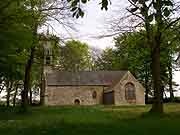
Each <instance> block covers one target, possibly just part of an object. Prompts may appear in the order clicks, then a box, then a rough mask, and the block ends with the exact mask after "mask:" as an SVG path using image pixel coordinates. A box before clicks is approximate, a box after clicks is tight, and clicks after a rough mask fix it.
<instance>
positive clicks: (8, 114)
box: [0, 104, 180, 135]
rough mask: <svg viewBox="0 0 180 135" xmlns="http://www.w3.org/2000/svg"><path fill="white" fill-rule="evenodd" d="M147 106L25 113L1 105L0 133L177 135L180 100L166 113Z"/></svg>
mask: <svg viewBox="0 0 180 135" xmlns="http://www.w3.org/2000/svg"><path fill="white" fill-rule="evenodd" d="M149 109H150V106H145V107H143V106H121V107H116V106H89V107H85V106H74V107H72V106H66V107H34V108H31V111H30V112H29V113H26V114H19V113H17V110H16V109H7V108H6V109H5V108H0V135H180V104H166V105H165V115H162V116H150V115H147V114H146V115H143V114H144V113H146V112H148V110H149Z"/></svg>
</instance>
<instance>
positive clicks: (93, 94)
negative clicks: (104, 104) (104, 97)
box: [92, 91, 97, 99]
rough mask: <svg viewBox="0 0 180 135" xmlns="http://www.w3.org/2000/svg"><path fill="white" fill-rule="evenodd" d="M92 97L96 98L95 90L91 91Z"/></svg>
mask: <svg viewBox="0 0 180 135" xmlns="http://www.w3.org/2000/svg"><path fill="white" fill-rule="evenodd" d="M92 98H93V99H96V98H97V92H96V91H93V93H92Z"/></svg>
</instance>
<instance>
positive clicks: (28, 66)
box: [21, 1, 38, 111]
mask: <svg viewBox="0 0 180 135" xmlns="http://www.w3.org/2000/svg"><path fill="white" fill-rule="evenodd" d="M34 6H35V5H34V3H33V1H31V10H32V18H33V22H32V26H31V29H32V47H31V53H30V57H29V59H28V61H27V63H26V67H25V77H24V90H22V93H21V100H22V101H21V107H22V108H23V110H24V111H26V109H27V107H28V105H29V103H28V102H29V101H28V92H29V90H30V89H31V83H30V81H31V69H32V65H33V61H34V55H35V47H36V45H37V42H38V41H37V28H38V23H37V20H36V19H37V18H36V17H35V11H34V9H33V8H34Z"/></svg>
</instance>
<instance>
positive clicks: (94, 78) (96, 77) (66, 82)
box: [46, 71, 127, 86]
mask: <svg viewBox="0 0 180 135" xmlns="http://www.w3.org/2000/svg"><path fill="white" fill-rule="evenodd" d="M126 73H127V71H81V72H76V73H73V72H67V71H54V72H53V73H48V74H47V78H46V80H47V85H48V86H110V85H112V84H113V83H114V82H117V81H119V80H120V79H121V78H122V77H123V76H124V75H125V74H126Z"/></svg>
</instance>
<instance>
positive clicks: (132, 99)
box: [125, 83, 136, 103]
mask: <svg viewBox="0 0 180 135" xmlns="http://www.w3.org/2000/svg"><path fill="white" fill-rule="evenodd" d="M125 98H126V100H127V101H128V103H136V89H135V86H134V84H133V83H127V84H126V85H125Z"/></svg>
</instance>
